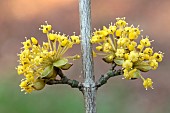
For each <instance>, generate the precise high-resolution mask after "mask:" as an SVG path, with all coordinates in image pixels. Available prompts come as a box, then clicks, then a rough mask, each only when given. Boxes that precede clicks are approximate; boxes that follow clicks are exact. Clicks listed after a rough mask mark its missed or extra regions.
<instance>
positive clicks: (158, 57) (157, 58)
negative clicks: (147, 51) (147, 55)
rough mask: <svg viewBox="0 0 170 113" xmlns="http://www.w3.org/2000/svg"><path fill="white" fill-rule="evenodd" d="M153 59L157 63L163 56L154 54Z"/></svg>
mask: <svg viewBox="0 0 170 113" xmlns="http://www.w3.org/2000/svg"><path fill="white" fill-rule="evenodd" d="M153 57H154V59H155V60H156V61H157V62H161V61H162V57H163V54H162V53H154V55H153Z"/></svg>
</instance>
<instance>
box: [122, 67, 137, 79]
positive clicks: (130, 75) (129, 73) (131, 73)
mask: <svg viewBox="0 0 170 113" xmlns="http://www.w3.org/2000/svg"><path fill="white" fill-rule="evenodd" d="M136 71H137V69H132V70H130V71H128V70H127V69H124V70H123V72H124V74H123V76H124V77H125V78H126V79H131V78H133V77H134V73H135V72H136Z"/></svg>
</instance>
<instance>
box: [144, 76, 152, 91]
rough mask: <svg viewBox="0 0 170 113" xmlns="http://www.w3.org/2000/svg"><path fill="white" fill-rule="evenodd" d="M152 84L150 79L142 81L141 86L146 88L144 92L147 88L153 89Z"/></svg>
mask: <svg viewBox="0 0 170 113" xmlns="http://www.w3.org/2000/svg"><path fill="white" fill-rule="evenodd" d="M152 84H153V82H152V79H150V78H147V79H145V80H144V81H143V86H144V87H145V88H146V90H147V89H148V87H150V88H152V89H153V86H152Z"/></svg>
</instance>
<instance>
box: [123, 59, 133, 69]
mask: <svg viewBox="0 0 170 113" xmlns="http://www.w3.org/2000/svg"><path fill="white" fill-rule="evenodd" d="M132 66H133V63H132V62H131V61H130V60H125V62H124V63H123V65H122V67H123V68H125V69H130V68H132Z"/></svg>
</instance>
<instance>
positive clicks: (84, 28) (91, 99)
mask: <svg viewBox="0 0 170 113" xmlns="http://www.w3.org/2000/svg"><path fill="white" fill-rule="evenodd" d="M79 13H80V31H81V51H82V63H83V77H84V82H83V84H82V85H83V94H84V99H85V109H86V113H96V87H95V77H94V73H93V72H94V71H93V57H92V48H91V43H90V37H91V0H79Z"/></svg>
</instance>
